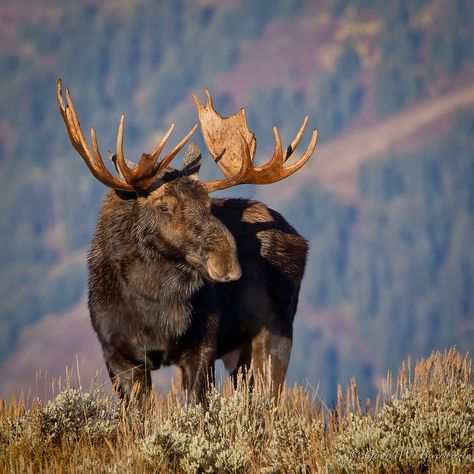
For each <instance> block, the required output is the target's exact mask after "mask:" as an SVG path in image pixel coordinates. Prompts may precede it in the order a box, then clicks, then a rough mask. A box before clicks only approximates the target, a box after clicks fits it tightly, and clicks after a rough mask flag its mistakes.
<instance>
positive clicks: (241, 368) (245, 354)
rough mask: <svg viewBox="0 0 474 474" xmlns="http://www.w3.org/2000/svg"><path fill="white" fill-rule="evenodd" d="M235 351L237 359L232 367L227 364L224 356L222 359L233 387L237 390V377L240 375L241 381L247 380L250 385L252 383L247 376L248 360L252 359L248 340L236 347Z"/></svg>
mask: <svg viewBox="0 0 474 474" xmlns="http://www.w3.org/2000/svg"><path fill="white" fill-rule="evenodd" d="M236 351H238V359H237V362H236V363H235V366H234V365H233V368H232V367H230V366H229V365H228V363H227V361H226V360H224V358H223V360H224V365H225V367H226V369H228V370H229V373H230V377H231V379H232V382H233V384H234V389H236V390H237V387H238V382H239V377H241V378H242V380H243V381H247V383H248V384H249V385H250V386H251V385H252V380H251V377H250V378H249V371H250V362H251V361H252V345H251V343H250V342H246V343H244V344H242V345H241V346H240V347H238V348H237V349H236Z"/></svg>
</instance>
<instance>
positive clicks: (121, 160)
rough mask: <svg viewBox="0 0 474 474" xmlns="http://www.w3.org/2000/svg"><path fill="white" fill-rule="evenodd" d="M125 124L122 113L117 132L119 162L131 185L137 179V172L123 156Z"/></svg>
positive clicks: (123, 174)
mask: <svg viewBox="0 0 474 474" xmlns="http://www.w3.org/2000/svg"><path fill="white" fill-rule="evenodd" d="M124 125H125V117H124V116H123V115H122V116H121V117H120V124H119V128H118V132H117V144H116V154H117V164H118V167H119V170H120V172H121V173H122V176H123V178H124V179H125V181H126V183H127V184H130V185H131V184H133V182H134V180H135V173H134V172H133V171H132V170H131V169H130V168H129V167H128V165H127V163H126V161H125V157H124V156H123V128H124Z"/></svg>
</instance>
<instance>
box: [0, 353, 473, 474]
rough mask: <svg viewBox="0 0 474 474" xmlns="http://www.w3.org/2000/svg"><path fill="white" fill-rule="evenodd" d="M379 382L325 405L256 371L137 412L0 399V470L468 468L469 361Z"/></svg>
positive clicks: (74, 394)
mask: <svg viewBox="0 0 474 474" xmlns="http://www.w3.org/2000/svg"><path fill="white" fill-rule="evenodd" d="M263 379H264V378H262V380H263ZM391 385H392V384H391V383H390V379H389V378H388V379H387V388H386V390H384V392H383V393H381V394H380V395H379V397H378V398H377V400H376V401H375V403H374V404H373V405H372V406H371V405H370V403H368V402H367V403H365V404H364V406H363V407H362V406H361V402H360V400H359V397H358V395H357V386H356V383H355V381H354V382H353V383H352V384H351V386H350V387H348V389H347V391H346V393H345V395H343V392H342V390H339V397H338V404H337V407H335V409H334V410H329V409H328V408H327V407H325V406H324V405H318V404H315V403H314V402H313V401H312V400H311V394H308V393H307V392H306V391H305V390H303V389H302V388H301V387H295V388H293V389H285V391H284V393H283V394H282V396H281V397H280V399H278V400H272V399H271V398H270V397H269V396H268V393H269V391H268V390H267V388H266V387H265V386H264V383H263V382H262V381H261V380H258V383H257V384H256V387H255V389H254V391H253V392H250V391H249V390H248V388H247V387H246V385H245V383H241V384H240V388H239V389H238V390H233V389H231V388H230V387H229V386H228V385H225V386H224V388H223V389H222V390H221V391H217V390H214V391H212V392H211V394H210V396H209V406H208V408H207V409H203V408H202V407H201V406H199V405H198V406H194V405H191V404H186V403H184V402H183V396H182V394H181V393H180V392H179V391H178V390H177V389H173V390H171V392H170V393H168V394H166V395H160V396H156V398H155V399H154V400H152V401H151V403H150V405H149V406H148V407H146V408H145V409H144V410H142V411H140V410H138V409H136V408H134V407H128V408H126V407H125V406H123V405H122V404H121V403H120V402H118V401H117V400H116V398H115V397H111V396H110V395H108V394H107V393H101V391H100V390H99V389H95V390H92V391H90V392H84V391H81V390H79V389H75V388H72V387H68V388H66V389H64V390H62V391H61V392H60V393H59V394H58V395H57V396H56V397H55V398H53V399H52V400H51V401H49V402H47V403H42V402H40V401H39V400H35V401H33V402H32V403H31V404H29V407H28V408H27V404H26V403H25V402H24V401H23V400H19V401H16V400H14V399H12V400H11V401H10V402H6V401H4V402H3V403H2V405H1V407H0V472H21V473H24V472H35V473H36V472H110V473H112V472H113V473H115V472H117V473H120V472H124V473H128V472H134V473H135V472H136V473H141V472H259V473H260V472H263V473H280V472H288V473H293V472H348V473H352V472H443V473H444V472H452V473H454V472H456V473H457V472H470V471H471V470H472V469H473V467H474V463H473V460H474V457H473V456H474V451H473V445H474V386H473V377H472V367H471V360H470V359H469V358H468V357H467V356H466V357H464V358H463V357H461V355H460V354H459V353H458V352H456V350H455V349H451V350H450V351H449V352H447V353H444V354H441V353H438V352H437V353H433V354H432V355H431V356H430V357H429V358H428V359H425V360H424V359H422V360H419V361H418V362H417V363H416V365H415V367H414V370H413V371H411V369H410V363H409V361H408V363H406V364H404V366H403V367H402V369H401V371H400V374H399V377H398V380H397V383H396V384H395V387H393V393H391V392H390V390H391V389H392V387H391Z"/></svg>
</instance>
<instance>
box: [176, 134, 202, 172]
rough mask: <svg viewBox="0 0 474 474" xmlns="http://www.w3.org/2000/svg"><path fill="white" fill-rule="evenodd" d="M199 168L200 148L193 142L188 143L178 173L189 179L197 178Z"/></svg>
mask: <svg viewBox="0 0 474 474" xmlns="http://www.w3.org/2000/svg"><path fill="white" fill-rule="evenodd" d="M200 168H201V150H199V147H198V146H197V145H196V144H195V143H192V142H191V143H190V144H189V145H188V149H187V150H186V155H185V156H184V164H183V167H182V168H181V170H180V173H181V174H183V175H184V176H187V177H188V178H191V179H196V180H197V179H199V169H200Z"/></svg>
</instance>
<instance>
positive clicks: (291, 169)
mask: <svg viewBox="0 0 474 474" xmlns="http://www.w3.org/2000/svg"><path fill="white" fill-rule="evenodd" d="M317 141H318V131H317V130H316V129H314V130H313V133H312V134H311V141H310V142H309V145H308V148H307V149H306V151H305V152H304V154H303V156H301V157H300V158H299V159H298V160H297V161H296V162H295V163H293V164H292V165H290V166H288V167H287V168H283V169H284V170H285V176H284V178H286V177H287V176H290V175H292V174H293V173H295V172H296V171H298V170H299V169H300V168H301V167H302V166H303V165H304V164H305V163H306V162H307V161H308V160H309V159H310V158H311V155H312V154H313V152H314V149H315V148H316V143H317Z"/></svg>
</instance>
